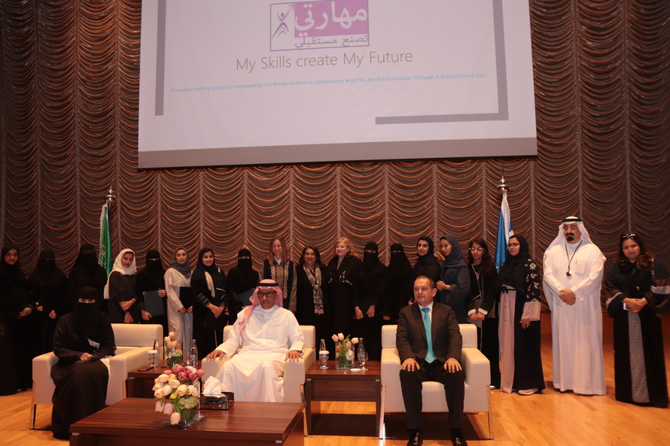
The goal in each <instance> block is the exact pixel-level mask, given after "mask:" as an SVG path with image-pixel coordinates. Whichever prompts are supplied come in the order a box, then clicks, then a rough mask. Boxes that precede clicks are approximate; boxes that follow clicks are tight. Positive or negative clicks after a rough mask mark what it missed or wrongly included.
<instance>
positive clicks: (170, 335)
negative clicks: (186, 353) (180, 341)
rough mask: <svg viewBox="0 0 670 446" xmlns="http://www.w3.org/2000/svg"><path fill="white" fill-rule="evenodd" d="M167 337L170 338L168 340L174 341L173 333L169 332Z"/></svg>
mask: <svg viewBox="0 0 670 446" xmlns="http://www.w3.org/2000/svg"><path fill="white" fill-rule="evenodd" d="M168 336H169V337H170V339H174V331H171V332H170V333H168Z"/></svg>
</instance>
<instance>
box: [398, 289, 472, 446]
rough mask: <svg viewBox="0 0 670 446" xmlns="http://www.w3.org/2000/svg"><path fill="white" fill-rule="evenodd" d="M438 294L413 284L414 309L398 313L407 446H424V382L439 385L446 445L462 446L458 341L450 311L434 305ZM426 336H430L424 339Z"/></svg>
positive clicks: (460, 375) (452, 312)
mask: <svg viewBox="0 0 670 446" xmlns="http://www.w3.org/2000/svg"><path fill="white" fill-rule="evenodd" d="M436 294H437V288H435V282H433V280H432V279H430V278H428V277H426V276H419V277H417V278H416V280H415V281H414V304H413V305H408V306H406V307H405V308H403V309H402V310H401V311H400V316H399V318H398V332H397V334H396V346H397V347H398V353H399V354H400V361H401V362H402V366H401V368H400V385H401V387H402V397H403V400H404V402H405V410H406V411H407V429H408V430H409V431H410V432H411V435H410V440H409V442H408V443H407V444H408V446H420V445H421V444H422V443H423V433H422V422H421V407H422V399H421V387H422V383H423V382H424V381H438V382H440V383H442V384H443V385H444V390H445V393H446V397H447V407H448V408H449V426H450V427H451V441H452V442H453V443H454V445H455V446H462V445H467V443H466V441H465V439H464V438H463V435H462V433H461V416H462V414H463V397H464V394H465V390H464V389H465V383H464V378H465V374H464V373H463V368H462V367H461V363H460V359H461V346H462V345H463V339H462V338H461V332H460V330H459V329H458V321H457V320H456V315H455V314H454V311H453V310H452V309H451V307H449V306H448V305H443V304H441V303H439V302H433V299H434V298H435V295H436ZM427 331H430V333H431V336H430V337H428V336H427V335H426V333H427Z"/></svg>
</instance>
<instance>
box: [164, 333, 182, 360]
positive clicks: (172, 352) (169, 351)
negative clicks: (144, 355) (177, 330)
mask: <svg viewBox="0 0 670 446" xmlns="http://www.w3.org/2000/svg"><path fill="white" fill-rule="evenodd" d="M163 344H164V345H163V349H164V351H165V358H166V359H167V366H168V367H172V366H174V365H175V364H181V361H182V359H183V358H184V352H183V351H182V349H181V348H180V345H179V341H177V340H175V336H174V331H171V332H170V334H168V335H167V336H165V339H163Z"/></svg>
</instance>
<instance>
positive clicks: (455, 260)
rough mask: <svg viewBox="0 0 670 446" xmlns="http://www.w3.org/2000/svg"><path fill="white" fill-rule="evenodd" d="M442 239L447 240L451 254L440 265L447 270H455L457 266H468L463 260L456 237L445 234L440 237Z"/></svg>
mask: <svg viewBox="0 0 670 446" xmlns="http://www.w3.org/2000/svg"><path fill="white" fill-rule="evenodd" d="M442 238H443V239H445V240H447V241H448V242H449V244H450V245H451V252H450V253H449V255H448V256H447V258H446V259H444V262H443V263H442V264H443V265H444V266H446V267H447V268H456V267H459V266H468V265H467V264H466V263H465V258H463V249H462V248H461V244H460V243H459V242H458V239H457V238H456V236H454V235H451V234H446V235H444V236H442Z"/></svg>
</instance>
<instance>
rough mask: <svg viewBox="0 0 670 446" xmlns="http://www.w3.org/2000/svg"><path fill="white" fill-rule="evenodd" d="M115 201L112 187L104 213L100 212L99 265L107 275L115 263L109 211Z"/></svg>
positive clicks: (103, 209)
mask: <svg viewBox="0 0 670 446" xmlns="http://www.w3.org/2000/svg"><path fill="white" fill-rule="evenodd" d="M115 199H116V196H115V195H114V190H113V189H112V187H111V186H110V188H109V192H108V193H107V196H106V197H105V204H103V205H102V211H101V212H100V246H99V254H98V263H99V264H100V266H102V267H103V268H104V269H105V272H106V273H107V275H109V273H110V272H111V271H112V266H113V263H114V261H113V259H112V240H111V237H110V231H109V210H110V209H111V207H112V203H113V202H114V200H115Z"/></svg>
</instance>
